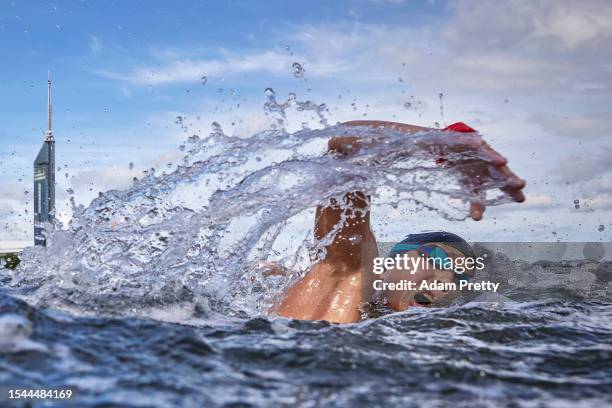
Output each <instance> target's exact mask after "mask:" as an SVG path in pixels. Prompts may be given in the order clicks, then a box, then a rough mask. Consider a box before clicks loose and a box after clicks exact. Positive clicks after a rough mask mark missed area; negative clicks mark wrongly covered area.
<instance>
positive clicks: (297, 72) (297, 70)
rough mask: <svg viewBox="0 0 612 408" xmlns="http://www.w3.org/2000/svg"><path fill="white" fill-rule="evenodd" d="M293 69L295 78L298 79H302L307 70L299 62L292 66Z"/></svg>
mask: <svg viewBox="0 0 612 408" xmlns="http://www.w3.org/2000/svg"><path fill="white" fill-rule="evenodd" d="M291 68H292V69H293V76H294V77H296V78H302V77H303V76H304V73H305V72H306V70H305V69H304V67H303V66H302V64H300V63H299V62H294V63H293V64H291Z"/></svg>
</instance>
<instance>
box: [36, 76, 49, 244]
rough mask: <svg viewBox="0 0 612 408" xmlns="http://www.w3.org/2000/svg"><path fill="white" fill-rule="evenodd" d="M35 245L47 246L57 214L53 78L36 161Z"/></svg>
mask: <svg viewBox="0 0 612 408" xmlns="http://www.w3.org/2000/svg"><path fill="white" fill-rule="evenodd" d="M32 199H33V200H34V245H42V246H45V245H46V244H47V237H46V233H45V223H48V222H52V221H53V218H54V214H55V140H54V138H53V131H52V130H51V76H49V78H48V80H47V131H46V132H45V138H44V142H43V145H42V147H41V148H40V151H39V152H38V156H36V160H35V161H34V196H33V197H32Z"/></svg>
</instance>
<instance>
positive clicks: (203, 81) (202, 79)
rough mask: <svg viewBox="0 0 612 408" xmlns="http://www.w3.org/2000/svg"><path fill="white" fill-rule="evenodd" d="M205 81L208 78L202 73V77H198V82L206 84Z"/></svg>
mask: <svg viewBox="0 0 612 408" xmlns="http://www.w3.org/2000/svg"><path fill="white" fill-rule="evenodd" d="M206 82H208V78H207V77H206V75H202V78H200V83H201V84H202V85H206Z"/></svg>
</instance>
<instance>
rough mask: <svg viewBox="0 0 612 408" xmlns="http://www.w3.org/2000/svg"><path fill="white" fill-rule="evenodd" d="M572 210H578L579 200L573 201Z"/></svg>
mask: <svg viewBox="0 0 612 408" xmlns="http://www.w3.org/2000/svg"><path fill="white" fill-rule="evenodd" d="M574 208H575V209H577V210H578V209H579V208H580V200H574Z"/></svg>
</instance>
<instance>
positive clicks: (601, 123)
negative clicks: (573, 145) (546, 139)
mask: <svg viewBox="0 0 612 408" xmlns="http://www.w3.org/2000/svg"><path fill="white" fill-rule="evenodd" d="M533 121H534V122H536V123H539V124H540V125H542V126H543V127H544V128H546V129H548V130H549V131H551V132H553V133H554V134H555V135H559V136H566V137H571V138H575V139H599V138H605V139H608V140H609V139H610V136H612V128H610V123H612V112H610V111H608V112H596V113H590V114H586V115H581V116H565V117H562V116H558V115H545V114H538V115H537V116H534V118H533Z"/></svg>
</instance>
